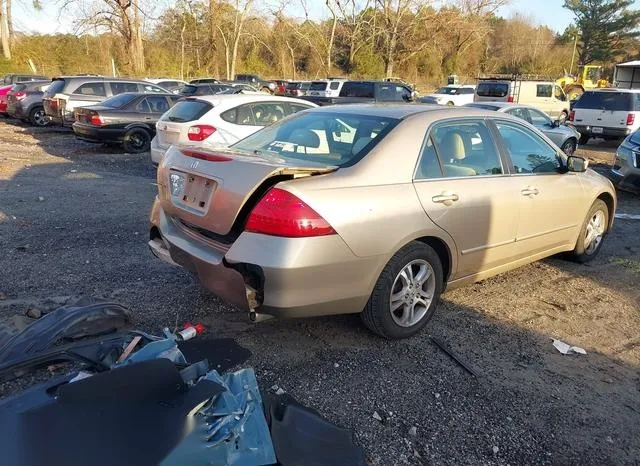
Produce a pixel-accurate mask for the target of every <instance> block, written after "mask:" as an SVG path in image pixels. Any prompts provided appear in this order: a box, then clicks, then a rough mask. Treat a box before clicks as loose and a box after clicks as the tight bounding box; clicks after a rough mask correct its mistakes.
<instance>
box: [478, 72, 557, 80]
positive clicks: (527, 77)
mask: <svg viewBox="0 0 640 466" xmlns="http://www.w3.org/2000/svg"><path fill="white" fill-rule="evenodd" d="M476 79H477V80H478V81H479V80H483V81H490V80H493V81H498V80H505V79H508V80H510V81H555V80H556V79H557V78H555V77H552V76H548V75H541V74H520V73H512V74H490V75H486V76H478V77H477V78H476Z"/></svg>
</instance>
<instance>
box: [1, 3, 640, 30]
mask: <svg viewBox="0 0 640 466" xmlns="http://www.w3.org/2000/svg"><path fill="white" fill-rule="evenodd" d="M30 3H31V2H30V1H23V2H15V6H14V9H13V18H14V25H15V28H16V29H18V30H21V31H25V32H40V33H43V34H50V33H55V32H71V31H72V23H71V19H70V15H69V14H62V15H58V7H57V6H56V5H55V4H54V3H55V2H53V1H51V0H45V1H43V2H42V3H43V4H45V5H46V6H44V8H43V10H42V11H40V12H35V11H33V9H32V8H30V6H29V5H30ZM290 3H291V4H295V3H296V2H295V0H291V2H290ZM563 3H564V2H563V1H562V0H534V1H532V0H511V3H510V5H509V6H506V7H504V8H502V9H500V10H499V12H498V13H499V14H500V15H502V16H506V17H509V16H511V15H513V14H515V13H519V14H523V15H526V16H529V17H531V18H533V19H534V20H535V21H536V22H537V23H539V24H544V25H547V26H549V27H550V28H551V29H553V30H554V31H557V32H562V31H563V30H564V29H565V27H567V26H568V25H569V24H570V23H571V13H570V12H569V11H567V10H565V9H564V8H562V4H563ZM307 4H308V5H310V9H311V12H310V13H311V15H312V16H314V17H322V16H323V14H324V11H323V6H324V1H322V0H307ZM635 5H636V7H637V8H640V0H636V1H635ZM290 13H291V14H294V15H296V16H302V14H303V13H302V9H301V8H300V7H292V8H291V12H290ZM58 16H60V18H58Z"/></svg>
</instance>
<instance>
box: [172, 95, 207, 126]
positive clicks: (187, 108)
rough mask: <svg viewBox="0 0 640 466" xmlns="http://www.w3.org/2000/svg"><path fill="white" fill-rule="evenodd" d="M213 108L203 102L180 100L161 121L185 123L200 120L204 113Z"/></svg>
mask: <svg viewBox="0 0 640 466" xmlns="http://www.w3.org/2000/svg"><path fill="white" fill-rule="evenodd" d="M212 108H213V105H211V104H210V103H209V102H205V101H204V100H191V99H188V100H181V101H180V102H178V103H177V104H175V105H174V106H173V107H171V110H169V111H168V112H167V113H165V114H164V115H163V116H162V118H161V119H162V120H164V121H166V120H168V121H175V122H178V123H186V122H188V121H194V120H198V119H200V118H201V117H202V116H203V115H204V114H205V113H207V112H208V111H209V110H211V109H212Z"/></svg>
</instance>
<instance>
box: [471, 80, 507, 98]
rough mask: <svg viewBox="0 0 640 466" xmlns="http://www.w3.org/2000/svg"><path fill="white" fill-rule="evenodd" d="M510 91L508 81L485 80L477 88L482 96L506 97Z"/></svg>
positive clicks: (477, 92) (477, 91)
mask: <svg viewBox="0 0 640 466" xmlns="http://www.w3.org/2000/svg"><path fill="white" fill-rule="evenodd" d="M508 93H509V84H508V83H492V82H483V83H480V84H478V87H477V88H476V94H478V95H479V96H480V97H505V96H506V95H507V94H508Z"/></svg>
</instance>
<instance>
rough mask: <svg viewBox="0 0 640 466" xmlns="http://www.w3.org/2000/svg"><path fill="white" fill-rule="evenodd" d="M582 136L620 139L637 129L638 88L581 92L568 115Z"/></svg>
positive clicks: (639, 123) (583, 139) (583, 140)
mask: <svg viewBox="0 0 640 466" xmlns="http://www.w3.org/2000/svg"><path fill="white" fill-rule="evenodd" d="M569 120H570V121H571V122H573V125H574V126H575V127H576V129H577V130H578V131H580V134H581V135H582V137H581V138H580V144H586V143H587V141H588V140H589V138H594V137H596V138H604V139H608V140H615V139H623V138H625V137H627V135H629V134H631V133H633V132H634V131H635V130H637V129H638V128H640V89H594V90H591V91H585V93H584V94H582V95H581V96H580V98H579V99H578V100H576V102H575V104H573V109H572V111H571V114H570V115H569Z"/></svg>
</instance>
